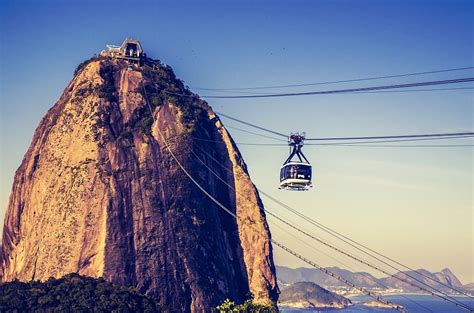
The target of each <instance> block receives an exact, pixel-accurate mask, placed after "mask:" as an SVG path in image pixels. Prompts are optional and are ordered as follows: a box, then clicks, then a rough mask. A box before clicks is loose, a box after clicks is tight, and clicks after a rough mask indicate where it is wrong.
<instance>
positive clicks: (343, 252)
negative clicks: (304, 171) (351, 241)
mask: <svg viewBox="0 0 474 313" xmlns="http://www.w3.org/2000/svg"><path fill="white" fill-rule="evenodd" d="M197 148H198V149H199V150H200V151H201V152H203V153H205V154H206V155H207V156H209V157H210V158H212V159H213V160H214V161H215V162H216V163H217V164H219V165H220V166H221V167H222V168H224V169H226V170H227V171H229V172H230V170H229V169H228V168H227V167H225V166H224V165H223V164H220V162H218V161H217V160H216V159H215V158H213V157H212V156H211V155H209V154H208V153H207V152H205V151H204V150H203V149H201V148H200V147H197ZM195 156H196V155H195ZM201 162H202V161H201ZM203 164H204V163H203ZM204 166H206V167H207V165H206V164H204ZM207 168H208V170H209V171H210V172H211V173H213V174H214V175H216V174H215V173H214V172H213V171H212V169H210V168H209V167H207ZM229 187H230V188H232V187H231V186H229ZM257 190H258V191H259V192H260V193H262V194H263V195H264V196H267V197H271V196H269V195H268V194H267V193H265V192H264V191H262V190H260V189H257ZM271 198H272V197H271ZM272 199H274V198H272ZM274 200H276V199H274ZM281 204H283V203H281ZM264 210H265V212H267V213H269V214H270V215H271V216H273V217H274V218H276V219H278V220H279V221H280V222H282V223H284V224H287V225H288V226H290V227H292V228H293V229H295V230H297V231H299V232H301V233H303V234H304V235H306V236H308V237H310V238H312V239H314V240H316V241H318V242H320V243H322V244H324V245H326V246H328V247H330V248H332V249H334V250H336V251H338V252H339V253H342V254H344V255H346V256H348V257H350V258H352V259H354V260H356V261H358V262H360V263H363V264H365V265H367V266H369V267H371V268H373V269H375V270H377V271H380V272H382V273H384V274H386V275H389V276H391V277H393V278H395V279H398V280H400V281H403V282H404V283H406V284H408V285H411V286H413V287H416V288H418V289H420V290H423V291H426V292H428V293H430V294H432V295H433V296H436V297H440V298H442V299H443V300H445V301H448V302H451V303H452V304H455V305H459V306H460V307H463V308H464V309H466V310H471V308H470V307H468V306H467V305H465V304H464V303H462V302H460V301H459V300H457V299H455V298H452V297H451V296H449V295H447V294H446V293H444V292H442V291H440V290H438V289H436V288H434V287H432V286H430V285H428V284H426V283H425V282H423V281H421V280H419V279H417V278H416V277H413V276H411V275H409V274H407V273H403V274H404V275H406V276H408V277H410V278H411V279H413V280H415V281H417V282H419V283H421V284H423V285H425V286H427V287H429V288H431V289H433V290H435V291H436V292H438V293H440V294H442V295H444V296H445V297H447V298H449V299H451V300H449V299H446V298H445V297H443V296H441V295H438V294H435V293H433V292H432V291H430V290H426V288H422V287H420V286H419V285H416V284H413V283H412V282H410V281H408V280H406V279H403V278H400V277H398V276H396V275H394V274H390V273H389V272H387V271H385V270H383V269H380V268H378V267H376V266H374V265H372V264H370V263H368V262H367V261H364V260H361V259H360V258H357V257H354V256H352V255H350V254H349V253H348V252H346V251H344V250H342V249H340V248H337V247H335V246H333V245H331V244H328V243H326V242H324V241H322V240H321V239H319V238H317V237H315V236H313V235H311V234H309V233H307V232H305V231H303V230H301V229H299V228H298V227H296V226H294V225H292V224H291V223H289V222H287V221H285V220H283V219H281V218H280V217H278V216H277V215H275V214H274V213H272V212H271V211H268V210H267V209H264ZM291 212H293V213H295V214H297V215H299V214H301V213H299V212H297V211H295V210H291ZM301 215H302V214H301ZM300 217H301V216H300ZM338 239H340V238H338ZM344 242H345V241H344ZM358 250H360V249H358ZM360 251H362V252H364V253H365V254H367V252H365V251H364V250H360ZM369 255H370V254H369ZM370 256H372V255H370ZM372 257H374V256H372ZM374 258H375V259H376V260H378V261H379V262H382V263H384V264H385V265H388V266H390V267H391V268H393V269H395V270H397V271H400V269H398V268H396V267H394V266H392V265H391V264H389V263H386V262H385V261H383V260H380V259H379V258H376V257H374ZM415 272H417V273H418V271H415ZM419 274H420V275H421V273H419ZM424 276H426V277H429V276H427V275H424ZM430 279H432V278H430ZM432 280H433V281H435V282H437V283H440V284H442V285H445V284H443V283H442V282H439V281H437V280H434V279H432ZM445 286H446V287H448V288H450V289H452V290H454V291H457V292H459V293H463V292H461V291H459V290H457V289H454V288H452V287H450V286H448V285H445ZM465 295H467V294H465Z"/></svg>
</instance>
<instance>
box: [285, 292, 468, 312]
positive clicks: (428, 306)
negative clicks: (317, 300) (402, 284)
mask: <svg viewBox="0 0 474 313" xmlns="http://www.w3.org/2000/svg"><path fill="white" fill-rule="evenodd" d="M404 296H405V297H407V298H409V299H411V300H413V301H416V302H417V303H419V304H420V305H421V306H423V307H421V306H419V305H417V304H415V303H413V302H411V301H410V300H407V299H405V298H403V297H402V296H400V295H392V296H385V297H383V298H384V299H386V300H388V301H390V302H392V303H396V304H400V305H402V306H404V307H405V308H406V309H407V310H408V312H410V313H430V312H433V313H466V312H469V311H466V310H464V309H461V308H459V307H456V306H455V305H454V304H451V303H449V302H447V301H444V300H442V299H439V298H435V297H432V296H425V295H404ZM455 298H456V299H457V300H459V301H461V302H463V303H464V304H466V305H468V306H470V307H471V308H472V309H474V299H473V298H464V297H455ZM349 299H351V301H352V303H353V304H354V305H353V306H350V307H348V308H346V309H328V310H295V309H287V308H284V307H281V308H280V311H281V312H284V313H316V312H322V313H336V312H339V313H390V312H398V311H397V310H394V309H379V308H370V307H366V306H363V305H362V303H364V302H367V301H370V300H371V298H369V297H366V296H356V297H350V298H349Z"/></svg>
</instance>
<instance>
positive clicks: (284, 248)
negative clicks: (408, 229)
mask: <svg viewBox="0 0 474 313" xmlns="http://www.w3.org/2000/svg"><path fill="white" fill-rule="evenodd" d="M142 89H143V91H144V95H145V101H146V102H147V105H148V108H149V109H150V114H151V116H152V118H153V121H154V123H156V119H155V117H154V115H153V111H152V110H151V106H150V104H149V103H148V97H147V95H146V91H145V89H144V88H143V86H142ZM156 129H157V131H158V133H159V135H160V137H161V138H162V140H163V142H164V143H165V147H166V149H167V150H168V152H169V153H170V155H171V157H172V158H173V160H174V161H175V162H176V164H177V165H178V167H179V168H180V169H181V170H182V171H183V173H184V174H185V175H186V176H187V177H188V178H189V179H190V180H191V182H192V183H193V184H194V185H195V186H196V187H197V188H198V189H199V190H200V191H201V192H202V193H203V194H204V195H206V196H207V197H208V198H209V199H211V200H212V202H214V203H215V204H216V205H217V206H218V207H219V208H221V209H222V210H224V211H225V212H227V213H228V214H229V215H231V216H232V217H233V218H234V219H235V220H238V217H237V215H235V214H234V213H233V212H232V211H231V210H229V209H228V208H227V207H225V206H224V205H223V204H222V203H220V202H219V201H218V200H217V199H216V198H214V197H213V196H212V195H211V194H210V193H209V192H207V191H206V189H204V188H203V187H202V186H201V185H200V184H199V183H198V182H197V181H196V180H195V179H194V178H193V177H192V175H191V174H190V173H189V172H188V171H187V170H186V169H185V168H184V166H183V165H182V164H181V162H179V160H178V159H177V158H176V156H175V154H174V153H173V151H172V150H171V148H170V146H169V145H168V144H167V141H166V138H165V137H164V136H163V134H162V133H161V131H160V129H159V127H157V128H156ZM269 240H270V242H271V243H273V244H274V245H276V246H278V247H280V248H282V249H283V250H285V251H286V252H288V253H290V254H292V255H293V256H295V257H297V258H298V259H300V260H301V261H303V262H305V263H307V264H309V265H311V266H313V267H315V268H317V269H319V270H320V271H322V272H324V273H326V274H327V275H330V276H332V277H334V278H336V279H337V280H339V281H341V282H343V283H344V284H346V285H348V286H350V287H352V288H355V289H357V290H359V291H361V292H362V293H364V294H365V295H367V296H369V297H371V298H373V299H375V300H377V301H379V302H381V303H384V304H386V305H389V306H392V307H394V308H396V309H397V310H398V311H400V312H402V313H405V312H407V311H406V310H405V309H404V308H403V307H402V306H399V305H396V304H394V303H391V302H389V301H387V300H384V299H382V298H381V297H380V296H378V295H376V294H374V293H373V292H371V291H369V290H366V289H364V288H362V287H357V286H356V285H355V284H353V283H352V282H350V281H348V280H346V279H344V278H342V277H340V276H338V275H336V274H335V273H333V272H331V271H329V270H327V269H325V268H323V267H322V266H320V265H318V264H317V263H315V262H313V261H311V260H309V259H307V258H305V257H304V256H302V255H300V254H298V253H297V252H295V251H294V250H292V249H290V248H288V247H287V246H285V245H283V244H281V243H279V242H278V241H276V240H274V239H271V238H270V239H269Z"/></svg>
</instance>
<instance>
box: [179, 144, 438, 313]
mask: <svg viewBox="0 0 474 313" xmlns="http://www.w3.org/2000/svg"><path fill="white" fill-rule="evenodd" d="M188 149H189V151H190V152H191V153H192V154H193V156H194V157H195V158H196V159H197V160H198V161H199V162H200V163H202V164H203V165H204V167H206V169H207V170H208V171H209V172H210V173H211V174H212V175H214V176H215V177H216V178H217V179H219V180H220V181H221V182H222V183H223V184H225V185H226V186H227V187H228V188H229V189H230V190H232V191H234V192H237V191H236V190H235V188H234V187H232V186H231V185H230V184H229V183H228V182H226V181H225V180H224V179H223V178H222V177H220V175H219V174H217V173H216V172H215V171H214V170H213V169H211V168H210V167H209V166H207V164H206V163H205V162H204V161H203V160H202V159H201V158H200V157H199V156H198V155H197V154H196V153H195V152H194V151H193V149H192V148H191V147H189V146H188ZM199 150H200V151H201V152H204V151H203V150H202V149H199ZM226 169H227V168H226ZM238 194H239V195H241V196H243V197H244V198H246V199H247V200H250V198H249V197H248V196H247V195H242V194H240V193H238ZM263 210H264V211H265V212H266V213H268V214H270V216H272V217H274V218H276V219H277V220H278V221H280V222H283V223H285V224H286V222H285V221H284V220H283V219H281V218H280V217H278V216H277V215H276V214H275V213H273V212H272V211H270V210H269V209H268V207H265V208H263ZM277 227H278V228H280V229H282V230H283V231H284V232H285V233H287V234H290V235H292V234H291V233H289V232H288V231H286V230H284V229H283V228H281V227H279V226H278V225H277ZM293 228H294V227H293ZM292 236H293V235H292ZM293 237H294V238H296V239H298V240H299V241H301V242H303V243H304V244H305V245H307V246H309V247H311V248H312V249H314V250H316V251H317V252H318V253H322V254H324V255H326V256H328V257H330V258H331V259H333V260H335V261H336V262H338V263H341V264H343V265H344V266H346V267H348V268H349V269H351V267H350V266H348V265H347V264H344V263H342V262H340V261H339V260H337V259H335V258H333V257H332V256H330V255H327V254H326V253H324V252H322V251H320V250H318V249H316V248H315V247H314V246H312V245H309V244H308V243H307V242H305V241H303V240H301V239H300V238H298V237H296V236H293ZM318 241H319V240H318ZM321 242H322V241H321ZM325 245H327V244H325ZM341 250H342V249H341ZM338 252H339V251H338ZM344 255H346V256H348V255H349V254H348V253H347V252H346V253H344ZM351 258H352V257H351ZM384 274H386V275H390V276H392V277H394V278H395V279H398V280H400V279H399V278H398V277H396V276H394V275H391V274H390V273H385V272H384ZM362 275H363V276H365V277H366V278H369V279H370V280H372V281H374V282H375V283H376V284H378V285H380V286H382V287H384V288H386V289H388V287H387V286H386V285H384V284H383V283H381V282H380V281H378V280H374V278H373V277H371V276H368V275H366V273H362ZM414 286H415V285H414ZM415 287H417V288H419V287H418V286H415ZM420 289H421V288H420ZM421 290H423V289H421ZM401 296H402V297H403V298H405V299H406V300H408V301H410V302H413V303H415V304H417V305H419V306H420V307H422V308H424V309H427V310H428V311H430V312H432V310H430V309H429V308H427V307H425V306H423V305H421V304H420V303H418V302H416V301H415V300H413V299H410V298H407V297H405V296H404V295H401Z"/></svg>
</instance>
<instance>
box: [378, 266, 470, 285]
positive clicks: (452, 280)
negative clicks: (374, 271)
mask: <svg viewBox="0 0 474 313" xmlns="http://www.w3.org/2000/svg"><path fill="white" fill-rule="evenodd" d="M417 271H418V272H420V273H423V274H424V275H426V276H428V277H431V278H432V279H435V280H437V281H439V282H440V283H436V282H434V281H433V280H431V279H428V278H426V277H423V276H422V275H420V274H418V273H416V272H414V271H405V272H399V273H397V274H396V276H397V277H401V278H403V279H405V280H406V281H408V282H411V283H414V284H416V283H418V282H417V281H416V280H415V279H413V278H411V277H408V276H407V275H409V276H412V277H414V278H416V279H417V280H419V281H422V282H424V283H425V284H427V285H429V286H432V287H434V288H437V289H442V290H444V289H447V288H446V287H445V286H443V285H442V284H441V283H443V284H445V285H448V286H450V287H451V288H455V289H464V286H463V284H462V283H461V282H460V281H459V279H458V278H457V277H456V276H455V275H454V274H453V272H451V270H449V269H448V268H445V269H443V270H442V271H441V272H436V273H431V272H429V271H427V270H425V269H419V270H417ZM381 281H382V283H383V284H385V285H387V286H390V287H392V288H400V289H403V290H405V291H418V290H419V289H418V288H416V287H413V286H411V285H410V284H407V283H405V282H402V281H400V280H398V279H396V278H394V277H385V278H382V279H381Z"/></svg>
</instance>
